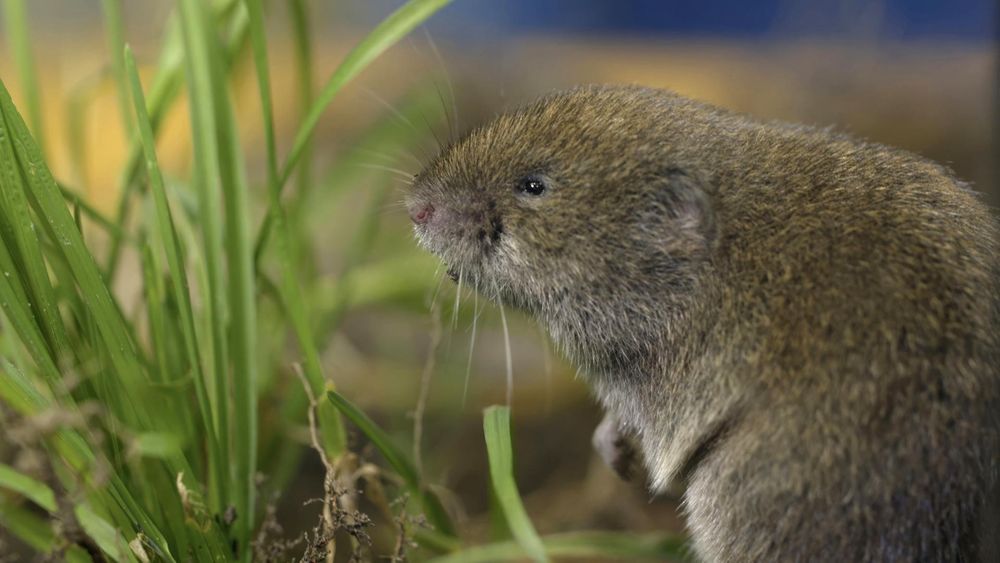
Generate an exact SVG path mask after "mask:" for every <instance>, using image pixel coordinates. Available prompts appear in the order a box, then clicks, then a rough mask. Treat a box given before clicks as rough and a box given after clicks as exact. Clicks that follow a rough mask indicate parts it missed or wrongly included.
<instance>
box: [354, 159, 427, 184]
mask: <svg viewBox="0 0 1000 563" xmlns="http://www.w3.org/2000/svg"><path fill="white" fill-rule="evenodd" d="M358 166H360V167H362V168H370V169H372V170H381V171H383V172H391V173H393V174H395V175H396V176H398V177H399V179H400V180H403V181H405V182H407V183H409V184H412V183H413V174H409V173H407V172H406V171H405V170H402V169H399V168H396V167H394V166H386V165H384V164H378V163H375V162H359V163H358Z"/></svg>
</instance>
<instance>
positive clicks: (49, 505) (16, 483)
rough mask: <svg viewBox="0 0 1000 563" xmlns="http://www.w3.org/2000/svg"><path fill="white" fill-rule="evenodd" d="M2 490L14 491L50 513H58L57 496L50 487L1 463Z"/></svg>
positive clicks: (0, 486) (0, 482)
mask: <svg viewBox="0 0 1000 563" xmlns="http://www.w3.org/2000/svg"><path fill="white" fill-rule="evenodd" d="M0 488H4V489H7V490H10V491H14V492H15V493H18V494H19V495H21V496H23V497H25V498H27V499H28V500H30V501H31V502H33V503H35V504H37V505H38V506H40V507H42V508H44V509H45V510H48V511H49V512H55V511H56V496H55V495H54V494H53V493H52V489H50V488H49V486H48V485H46V484H45V483H42V482H40V481H36V480H35V479H33V478H31V477H29V476H27V475H25V474H24V473H21V472H19V471H17V470H16V469H14V468H13V467H11V466H9V465H5V464H3V463H0Z"/></svg>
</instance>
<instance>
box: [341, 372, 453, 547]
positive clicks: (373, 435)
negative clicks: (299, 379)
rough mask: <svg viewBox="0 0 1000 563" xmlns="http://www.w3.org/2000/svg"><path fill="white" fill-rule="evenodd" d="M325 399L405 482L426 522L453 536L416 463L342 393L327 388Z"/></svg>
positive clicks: (438, 503) (451, 527) (444, 514)
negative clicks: (370, 443)
mask: <svg viewBox="0 0 1000 563" xmlns="http://www.w3.org/2000/svg"><path fill="white" fill-rule="evenodd" d="M326 398H327V399H328V400H329V401H330V402H331V403H333V405H334V406H336V407H337V410H339V411H340V412H341V414H343V415H344V416H346V417H347V418H348V420H350V421H351V422H352V423H354V425H355V426H357V427H358V429H359V430H361V432H362V433H363V434H364V435H365V436H367V437H368V439H369V440H371V442H372V444H373V445H374V446H375V448H376V449H377V450H378V451H379V453H381V454H382V457H384V458H385V460H386V462H388V463H389V465H390V466H391V467H392V469H393V471H395V472H396V473H397V474H398V475H399V476H400V477H401V478H402V479H403V482H404V483H406V487H407V488H408V489H409V490H410V493H411V494H413V495H414V496H416V497H417V498H419V499H420V500H421V502H422V504H423V508H424V512H425V513H426V515H427V519H428V521H429V522H430V523H431V524H433V525H434V527H435V528H436V529H437V531H438V532H441V533H443V534H446V535H450V536H454V535H455V531H454V530H455V527H454V525H453V524H452V522H451V518H450V517H449V516H448V513H447V512H446V511H445V509H444V506H443V505H442V504H441V500H440V499H439V498H438V497H437V495H435V494H434V493H433V492H431V491H429V490H428V489H427V488H426V487H425V486H424V485H423V483H422V482H421V479H420V473H419V472H417V468H416V465H414V463H413V461H412V460H410V458H409V456H407V455H406V454H405V453H404V452H403V450H401V449H399V448H398V447H397V446H396V445H395V444H394V443H393V442H392V439H391V438H389V435H388V434H386V433H385V431H384V430H382V429H381V428H379V426H378V425H377V424H375V422H374V421H373V420H372V419H371V418H368V415H366V414H365V413H364V411H362V410H361V409H359V408H358V407H356V406H354V404H352V403H351V402H350V401H348V400H347V399H346V398H344V396H343V395H341V394H339V393H337V392H336V391H332V390H330V391H327V393H326Z"/></svg>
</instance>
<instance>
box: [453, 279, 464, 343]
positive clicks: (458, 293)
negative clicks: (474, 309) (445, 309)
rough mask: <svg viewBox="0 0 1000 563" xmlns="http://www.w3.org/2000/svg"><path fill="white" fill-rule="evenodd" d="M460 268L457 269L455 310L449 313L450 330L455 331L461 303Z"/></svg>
mask: <svg viewBox="0 0 1000 563" xmlns="http://www.w3.org/2000/svg"><path fill="white" fill-rule="evenodd" d="M462 273H463V271H462V268H459V269H458V282H457V283H458V287H457V288H456V290H455V308H454V309H452V311H451V330H452V332H454V331H455V327H456V326H457V325H458V307H459V305H460V304H461V301H462Z"/></svg>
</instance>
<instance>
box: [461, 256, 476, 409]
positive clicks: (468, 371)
mask: <svg viewBox="0 0 1000 563" xmlns="http://www.w3.org/2000/svg"><path fill="white" fill-rule="evenodd" d="M476 277H478V276H476ZM475 286H476V287H478V286H479V282H478V280H477V281H476V282H475ZM477 324H479V292H477V291H476V290H474V289H473V291H472V336H470V337H469V359H468V360H467V361H466V364H465V385H464V386H463V387H462V410H465V405H466V402H467V399H468V398H469V378H470V377H471V375H472V358H473V356H474V352H475V350H476V325H477Z"/></svg>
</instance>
